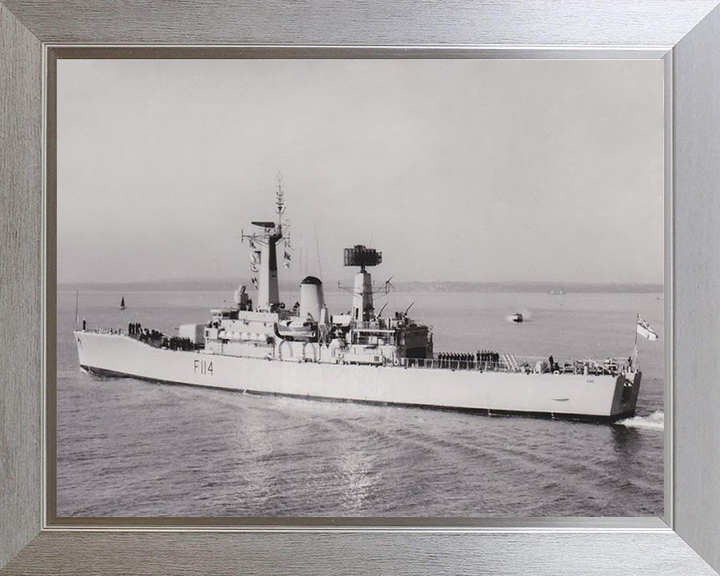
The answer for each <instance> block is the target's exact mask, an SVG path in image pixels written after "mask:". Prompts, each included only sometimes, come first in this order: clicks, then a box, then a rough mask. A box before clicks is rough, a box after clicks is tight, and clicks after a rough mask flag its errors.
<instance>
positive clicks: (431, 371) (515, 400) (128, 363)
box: [74, 185, 642, 422]
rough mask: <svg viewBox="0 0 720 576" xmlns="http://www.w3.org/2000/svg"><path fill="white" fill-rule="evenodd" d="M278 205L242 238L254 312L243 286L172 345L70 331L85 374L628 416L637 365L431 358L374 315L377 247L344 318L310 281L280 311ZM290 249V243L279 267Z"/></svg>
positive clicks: (420, 336)
mask: <svg viewBox="0 0 720 576" xmlns="http://www.w3.org/2000/svg"><path fill="white" fill-rule="evenodd" d="M276 206H277V209H276V213H277V221H255V222H253V223H252V224H253V225H254V226H256V227H257V228H259V230H257V231H255V232H254V233H251V234H245V233H242V239H243V241H246V240H247V241H248V243H249V245H250V249H251V258H250V260H251V268H252V269H253V271H258V273H259V278H258V279H256V278H253V285H254V286H255V287H256V288H257V295H256V298H257V302H256V304H255V306H253V302H252V299H251V298H250V296H249V294H248V293H247V291H246V287H245V286H243V285H241V286H239V287H238V289H237V290H236V291H235V297H234V303H233V305H231V306H227V307H223V308H217V309H214V310H211V318H210V320H209V321H208V322H207V323H205V324H189V325H183V326H180V328H179V335H178V336H169V335H166V334H163V333H161V332H159V331H156V330H151V329H148V328H144V327H142V326H141V325H140V324H139V323H131V324H129V325H128V330H127V333H125V332H124V331H117V330H86V329H83V330H76V331H75V332H74V335H75V339H76V344H77V349H78V355H79V360H80V365H81V366H82V367H83V368H84V369H86V370H87V371H89V372H91V373H95V374H100V375H109V376H114V377H133V378H140V379H144V380H148V381H153V382H167V383H177V384H192V385H197V386H206V387H211V388H223V389H229V390H240V391H247V392H252V393H258V394H274V395H283V396H291V397H298V398H316V399H325V400H340V401H354V402H365V403H375V404H393V405H404V406H416V407H424V408H437V409H452V410H462V411H470V412H478V413H482V414H488V415H502V414H504V415H511V414H513V415H527V416H538V417H548V418H567V419H577V420H591V421H605V422H611V421H615V420H619V419H622V418H628V417H630V416H633V415H634V414H635V406H636V403H637V398H638V394H639V390H640V380H641V377H642V374H641V372H640V370H638V369H637V366H636V359H635V358H634V357H631V358H628V359H627V360H616V359H612V358H608V359H606V360H602V361H596V360H589V359H580V360H571V361H567V362H563V363H561V364H560V363H556V362H555V361H554V359H553V357H552V356H550V357H549V361H545V360H540V359H537V358H533V359H524V360H523V359H520V358H518V357H516V356H515V355H513V354H509V353H500V352H496V351H494V350H477V351H474V352H454V351H449V352H440V353H437V352H435V350H434V343H433V336H432V332H431V329H430V328H429V327H428V326H425V325H423V324H420V323H418V322H416V321H415V320H413V319H412V318H410V317H409V316H408V311H409V309H408V310H405V311H404V312H395V314H394V315H393V316H390V317H383V316H382V312H383V310H380V312H378V313H376V312H375V307H374V300H373V288H372V279H371V275H370V273H369V272H368V268H370V267H373V266H377V265H379V264H381V263H382V253H381V252H379V251H377V250H376V249H374V248H368V247H365V246H363V245H356V246H353V247H352V248H346V249H345V252H344V264H345V265H346V266H352V267H356V268H358V271H357V273H356V274H355V282H354V288H353V293H352V307H351V310H350V312H349V313H345V314H331V313H330V311H329V310H328V307H327V306H326V304H325V298H324V292H323V284H322V281H321V280H320V279H319V278H317V277H315V276H307V277H306V278H305V279H304V280H303V281H302V283H301V285H300V301H299V302H297V303H295V305H294V306H292V307H286V306H285V304H284V303H283V302H282V301H281V300H280V296H279V290H278V260H279V255H278V246H279V244H280V242H281V241H282V240H283V238H284V236H283V222H282V215H283V213H284V211H285V205H284V199H283V191H282V187H281V186H280V185H279V186H278V191H277V193H276ZM285 226H287V224H285ZM288 248H289V247H288V244H287V239H285V250H284V251H283V253H282V254H281V255H280V258H283V259H284V260H285V262H286V264H289V258H290V255H289V253H288V252H287V250H288ZM121 304H122V303H121ZM513 316H516V317H519V318H520V319H521V318H522V315H520V314H515V315H513ZM516 321H518V320H516Z"/></svg>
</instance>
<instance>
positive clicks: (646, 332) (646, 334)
mask: <svg viewBox="0 0 720 576" xmlns="http://www.w3.org/2000/svg"><path fill="white" fill-rule="evenodd" d="M636 330H637V333H638V334H640V336H642V337H643V338H647V339H648V340H657V339H658V338H659V337H658V335H657V332H655V330H653V329H652V328H650V324H648V323H647V322H645V320H643V319H642V318H640V315H639V314H638V317H637V328H636Z"/></svg>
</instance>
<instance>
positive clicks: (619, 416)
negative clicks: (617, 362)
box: [610, 370, 642, 422]
mask: <svg viewBox="0 0 720 576" xmlns="http://www.w3.org/2000/svg"><path fill="white" fill-rule="evenodd" d="M641 380H642V372H641V371H640V370H636V371H634V372H623V373H622V374H619V375H618V377H617V379H616V380H615V394H614V395H613V402H612V408H611V409H610V420H611V421H612V422H614V421H616V420H623V419H625V418H632V417H633V416H635V407H636V406H637V399H638V395H639V394H640V381H641Z"/></svg>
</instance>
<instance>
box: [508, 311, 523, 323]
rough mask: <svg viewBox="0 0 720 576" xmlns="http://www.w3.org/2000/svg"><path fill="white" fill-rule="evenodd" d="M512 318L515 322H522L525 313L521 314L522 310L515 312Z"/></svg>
mask: <svg viewBox="0 0 720 576" xmlns="http://www.w3.org/2000/svg"><path fill="white" fill-rule="evenodd" d="M510 320H512V321H513V322H522V321H523V315H522V314H520V312H515V314H513V315H511V316H510Z"/></svg>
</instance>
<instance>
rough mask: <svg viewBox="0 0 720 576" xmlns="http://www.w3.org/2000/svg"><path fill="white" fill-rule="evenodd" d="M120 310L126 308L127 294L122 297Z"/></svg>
mask: <svg viewBox="0 0 720 576" xmlns="http://www.w3.org/2000/svg"><path fill="white" fill-rule="evenodd" d="M120 310H125V296H123V297H122V298H120Z"/></svg>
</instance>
